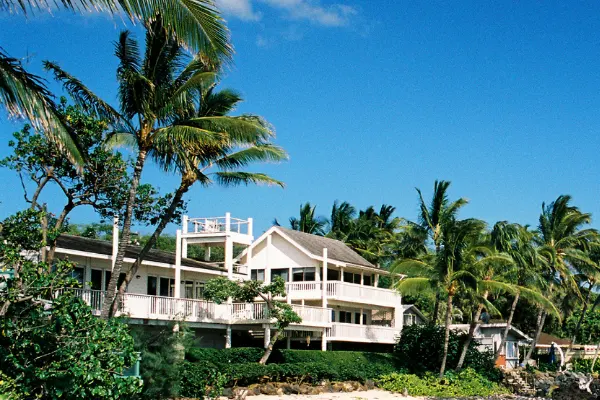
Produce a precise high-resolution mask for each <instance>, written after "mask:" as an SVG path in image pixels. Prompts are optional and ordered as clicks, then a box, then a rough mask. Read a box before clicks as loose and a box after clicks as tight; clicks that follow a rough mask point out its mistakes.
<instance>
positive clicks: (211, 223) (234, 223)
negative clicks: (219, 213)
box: [184, 216, 252, 235]
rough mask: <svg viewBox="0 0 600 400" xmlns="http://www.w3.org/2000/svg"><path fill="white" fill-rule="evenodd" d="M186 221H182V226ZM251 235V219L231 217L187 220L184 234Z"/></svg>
mask: <svg viewBox="0 0 600 400" xmlns="http://www.w3.org/2000/svg"><path fill="white" fill-rule="evenodd" d="M185 223H186V220H184V224H185ZM229 232H235V233H240V234H244V235H252V219H248V220H244V219H239V218H231V217H227V216H225V217H208V218H188V219H187V226H184V233H200V234H202V233H206V234H210V233H229Z"/></svg>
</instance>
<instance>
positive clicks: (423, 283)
mask: <svg viewBox="0 0 600 400" xmlns="http://www.w3.org/2000/svg"><path fill="white" fill-rule="evenodd" d="M433 287H434V283H433V282H432V281H431V280H430V279H429V278H406V279H403V280H401V281H399V282H397V283H396V289H397V290H398V291H399V292H400V293H401V294H402V295H404V296H410V295H418V294H419V293H421V292H424V291H427V290H431V289H432V288H433Z"/></svg>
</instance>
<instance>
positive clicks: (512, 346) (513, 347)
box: [506, 342, 518, 358]
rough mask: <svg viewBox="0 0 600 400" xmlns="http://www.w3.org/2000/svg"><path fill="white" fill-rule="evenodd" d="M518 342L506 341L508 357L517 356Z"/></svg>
mask: <svg viewBox="0 0 600 400" xmlns="http://www.w3.org/2000/svg"><path fill="white" fill-rule="evenodd" d="M517 354H518V349H517V342H506V358H517Z"/></svg>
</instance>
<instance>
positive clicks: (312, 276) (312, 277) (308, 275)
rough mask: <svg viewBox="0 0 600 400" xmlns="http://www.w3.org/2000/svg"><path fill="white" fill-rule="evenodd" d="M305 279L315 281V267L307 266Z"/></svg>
mask: <svg viewBox="0 0 600 400" xmlns="http://www.w3.org/2000/svg"><path fill="white" fill-rule="evenodd" d="M304 280H305V281H309V282H314V281H315V269H314V268H306V269H305V270H304Z"/></svg>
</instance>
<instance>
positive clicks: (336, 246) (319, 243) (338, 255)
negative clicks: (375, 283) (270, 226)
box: [276, 226, 378, 269]
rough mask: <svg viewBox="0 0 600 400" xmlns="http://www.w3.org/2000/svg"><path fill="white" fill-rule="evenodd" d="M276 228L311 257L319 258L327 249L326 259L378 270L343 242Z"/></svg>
mask: <svg viewBox="0 0 600 400" xmlns="http://www.w3.org/2000/svg"><path fill="white" fill-rule="evenodd" d="M276 228H277V229H278V230H280V231H281V232H283V233H284V234H285V235H287V236H288V237H289V238H290V239H292V240H293V241H294V242H296V243H298V244H299V245H300V246H302V247H303V248H304V249H305V250H306V251H308V252H309V253H311V254H312V255H313V256H316V257H321V256H322V255H323V249H324V248H327V257H328V258H331V259H333V260H337V261H342V262H345V263H348V264H354V265H360V266H362V267H369V268H376V269H378V268H377V267H376V266H375V265H373V264H371V263H370V262H369V261H367V260H365V259H364V258H363V257H361V256H360V255H359V254H358V253H356V252H355V251H354V250H352V249H351V248H350V247H348V246H347V245H346V244H345V243H344V242H340V241H339V240H335V239H330V238H326V237H323V236H317V235H311V234H310V233H304V232H300V231H295V230H292V229H288V228H284V227H282V226H277V227H276Z"/></svg>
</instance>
